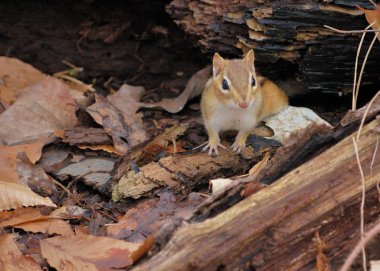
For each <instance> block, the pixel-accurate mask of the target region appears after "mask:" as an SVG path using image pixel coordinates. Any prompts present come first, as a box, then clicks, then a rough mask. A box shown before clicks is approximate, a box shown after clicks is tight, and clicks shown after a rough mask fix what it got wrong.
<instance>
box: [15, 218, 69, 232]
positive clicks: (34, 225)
mask: <svg viewBox="0 0 380 271" xmlns="http://www.w3.org/2000/svg"><path fill="white" fill-rule="evenodd" d="M13 227H14V228H19V229H23V230H24V231H29V232H34V233H38V232H41V233H47V234H49V235H52V234H59V235H62V236H73V235H74V231H73V229H72V228H71V226H70V224H69V223H67V222H66V221H63V220H61V219H57V218H49V217H44V218H43V219H39V220H36V221H30V222H24V223H20V224H16V225H14V226H13Z"/></svg>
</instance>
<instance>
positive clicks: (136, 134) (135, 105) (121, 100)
mask: <svg viewBox="0 0 380 271" xmlns="http://www.w3.org/2000/svg"><path fill="white" fill-rule="evenodd" d="M144 92H145V90H144V88H143V87H135V86H130V85H127V84H124V85H122V86H121V88H120V89H119V90H118V91H117V92H115V93H114V94H112V95H109V96H107V100H108V101H109V102H110V103H111V104H112V105H113V106H115V107H116V108H117V109H118V110H119V111H120V113H121V115H122V116H123V119H124V122H125V123H126V125H127V127H128V135H129V138H128V143H129V145H130V147H133V146H136V145H138V144H140V143H142V142H144V141H146V140H147V139H148V135H147V134H146V132H145V129H144V123H143V121H142V116H143V115H142V113H136V111H137V110H138V109H139V107H140V102H139V101H140V98H141V95H142V94H143V93H144ZM88 113H89V114H90V115H91V116H92V117H93V118H94V120H95V121H96V122H97V123H98V124H100V125H103V120H102V116H101V114H100V113H99V112H98V110H97V108H96V104H93V105H91V106H90V107H88Z"/></svg>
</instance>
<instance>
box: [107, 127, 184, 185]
mask: <svg viewBox="0 0 380 271" xmlns="http://www.w3.org/2000/svg"><path fill="white" fill-rule="evenodd" d="M188 128H189V125H188V124H182V125H178V126H177V125H175V126H172V127H169V128H166V129H165V130H164V131H163V132H162V133H160V134H158V135H157V136H155V137H154V138H153V139H151V140H150V141H149V142H147V143H146V144H140V145H139V146H136V148H134V149H133V150H132V151H130V152H128V153H127V154H126V155H125V156H124V157H123V159H122V160H121V161H120V162H119V165H118V166H117V167H116V168H115V173H114V177H113V179H114V180H115V181H118V180H119V179H120V178H121V177H122V176H123V175H124V174H126V173H127V172H128V171H129V170H130V169H133V168H134V170H135V171H138V167H141V166H144V165H146V164H147V163H149V162H152V161H157V160H158V158H157V157H156V155H157V154H158V153H159V152H161V151H165V150H166V149H167V147H168V144H169V143H170V142H173V141H175V140H176V139H177V138H178V137H179V136H181V135H183V134H184V133H185V132H186V130H187V129H188Z"/></svg>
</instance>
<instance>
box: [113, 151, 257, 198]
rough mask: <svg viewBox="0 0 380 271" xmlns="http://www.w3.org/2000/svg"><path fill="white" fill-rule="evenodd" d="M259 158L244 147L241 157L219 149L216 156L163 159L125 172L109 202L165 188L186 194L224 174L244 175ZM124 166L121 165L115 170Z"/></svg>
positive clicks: (136, 196) (181, 156)
mask: <svg viewBox="0 0 380 271" xmlns="http://www.w3.org/2000/svg"><path fill="white" fill-rule="evenodd" d="M260 158H261V154H260V153H256V154H254V153H253V151H252V149H251V148H247V149H246V150H245V152H244V153H243V155H236V154H234V153H233V152H232V151H230V150H227V151H224V150H223V151H222V152H221V153H220V155H219V156H218V157H211V156H209V155H208V154H207V153H187V154H179V155H174V156H168V157H164V158H161V159H160V160H158V161H157V162H155V163H154V162H153V163H149V164H147V165H145V166H142V167H141V168H139V169H138V170H137V171H135V170H130V171H127V172H125V173H124V175H123V176H121V178H120V180H119V181H118V183H117V184H116V185H115V186H114V187H113V199H114V200H118V199H120V198H123V197H132V198H139V197H141V196H143V195H146V194H149V193H152V192H153V191H154V190H155V189H157V188H159V187H165V186H168V187H170V188H171V189H172V190H173V191H174V192H176V193H179V192H184V193H185V192H189V191H191V189H192V188H194V187H197V186H199V185H200V184H202V183H203V184H204V183H205V182H206V183H207V182H208V180H209V179H210V178H217V177H220V176H225V175H226V172H228V173H227V175H230V176H232V175H236V174H238V173H242V172H245V171H247V170H248V169H249V167H250V166H251V165H252V164H253V163H255V162H258V161H259V160H260ZM127 162H129V160H127ZM125 166H128V165H123V164H121V165H119V166H118V167H121V168H123V167H125Z"/></svg>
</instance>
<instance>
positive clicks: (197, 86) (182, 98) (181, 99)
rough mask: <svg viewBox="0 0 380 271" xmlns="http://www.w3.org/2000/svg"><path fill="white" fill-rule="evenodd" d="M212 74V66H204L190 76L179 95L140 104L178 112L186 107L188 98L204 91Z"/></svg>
mask: <svg viewBox="0 0 380 271" xmlns="http://www.w3.org/2000/svg"><path fill="white" fill-rule="evenodd" d="M210 76H211V67H210V66H207V67H206V68H203V69H202V70H200V71H198V72H196V73H195V74H194V75H193V76H192V77H191V78H190V80H189V82H188V83H187V85H186V88H185V89H184V90H183V92H182V93H181V94H180V95H179V96H178V97H176V98H173V99H162V101H159V102H157V103H141V104H140V106H141V107H146V108H155V107H159V108H162V109H164V110H166V111H168V112H170V113H178V112H179V111H181V110H182V109H183V108H184V107H185V105H186V103H187V101H188V100H190V99H192V98H194V97H196V96H199V95H200V94H201V93H202V91H203V89H204V87H205V85H206V82H207V81H208V79H209V78H210Z"/></svg>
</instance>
